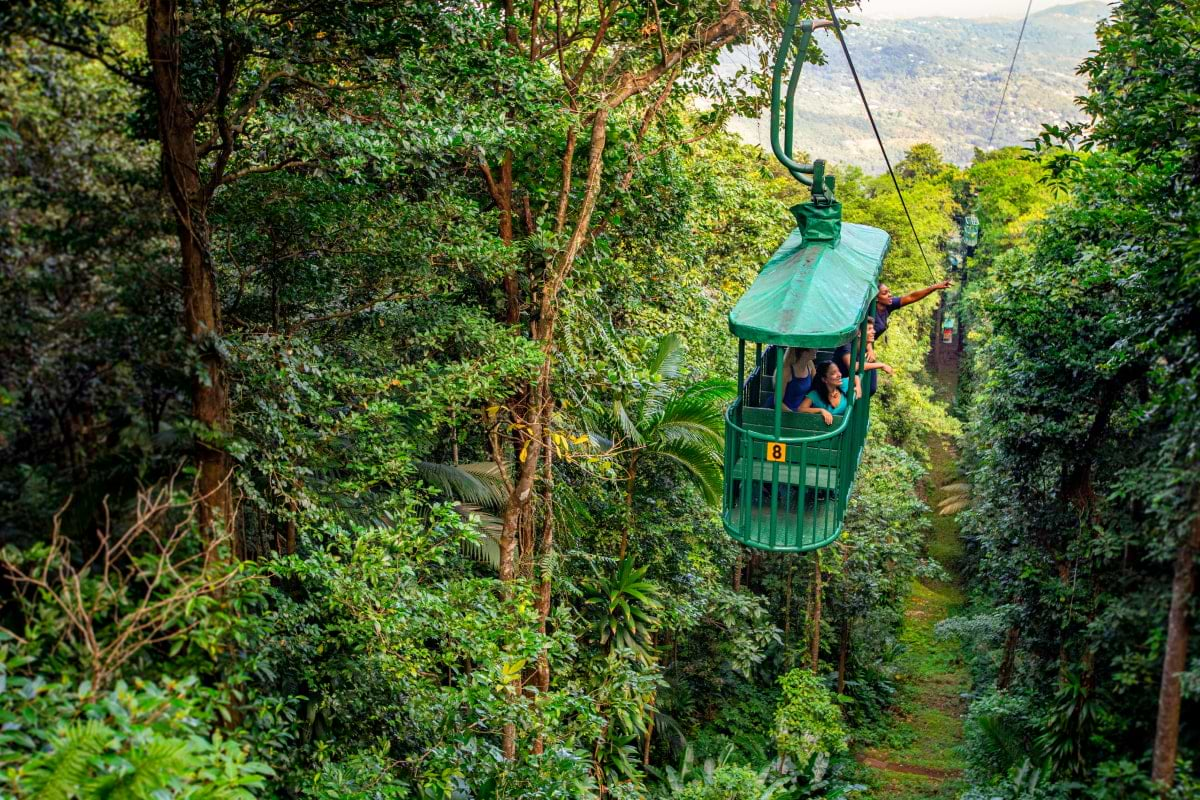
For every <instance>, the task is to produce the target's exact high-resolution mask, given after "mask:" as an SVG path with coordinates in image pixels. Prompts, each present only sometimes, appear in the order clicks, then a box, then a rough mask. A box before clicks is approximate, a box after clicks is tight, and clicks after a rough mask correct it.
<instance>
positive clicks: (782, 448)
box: [767, 442, 787, 461]
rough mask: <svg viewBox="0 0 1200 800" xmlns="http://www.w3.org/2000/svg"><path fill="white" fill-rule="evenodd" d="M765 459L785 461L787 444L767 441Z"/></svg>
mask: <svg viewBox="0 0 1200 800" xmlns="http://www.w3.org/2000/svg"><path fill="white" fill-rule="evenodd" d="M767 461H787V445H786V444H780V443H779V442H769V443H768V444H767Z"/></svg>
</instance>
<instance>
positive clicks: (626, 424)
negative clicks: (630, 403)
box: [612, 400, 643, 447]
mask: <svg viewBox="0 0 1200 800" xmlns="http://www.w3.org/2000/svg"><path fill="white" fill-rule="evenodd" d="M612 421H613V423H614V427H615V428H616V432H617V433H618V434H620V435H621V437H622V438H625V439H628V440H629V442H630V444H633V445H636V446H639V447H640V446H641V445H642V443H643V439H642V432H641V430H640V429H639V428H638V424H637V422H636V420H635V419H634V418H633V417H632V416H630V414H629V410H628V409H627V408H626V406H625V403H623V402H622V401H621V400H614V401H613V404H612Z"/></svg>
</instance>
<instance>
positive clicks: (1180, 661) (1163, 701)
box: [1150, 509, 1200, 787]
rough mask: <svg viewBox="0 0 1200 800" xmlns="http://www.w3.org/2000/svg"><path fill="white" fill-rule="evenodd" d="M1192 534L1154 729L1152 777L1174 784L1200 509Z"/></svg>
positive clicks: (1174, 593)
mask: <svg viewBox="0 0 1200 800" xmlns="http://www.w3.org/2000/svg"><path fill="white" fill-rule="evenodd" d="M1197 513H1198V516H1197V517H1196V518H1195V519H1194V520H1193V521H1192V530H1191V534H1190V535H1189V536H1188V538H1187V540H1185V541H1184V542H1183V544H1181V545H1180V547H1179V550H1178V551H1177V553H1176V555H1175V575H1174V578H1173V580H1172V581H1171V610H1170V611H1169V612H1168V614H1167V650H1166V653H1165V654H1164V655H1163V668H1162V683H1161V686H1160V689H1159V693H1158V722H1157V724H1156V726H1155V731H1154V765H1153V768H1152V771H1151V776H1150V777H1151V778H1152V779H1153V780H1154V781H1155V782H1157V783H1160V784H1162V785H1163V786H1164V787H1170V786H1172V785H1173V784H1174V783H1175V759H1176V756H1177V755H1178V753H1179V713H1180V706H1181V705H1182V686H1181V685H1180V680H1179V676H1180V673H1182V672H1183V671H1184V670H1185V669H1187V651H1188V603H1189V602H1191V599H1192V591H1193V589H1194V588H1195V564H1196V551H1197V550H1200V509H1197Z"/></svg>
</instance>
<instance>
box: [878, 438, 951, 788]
mask: <svg viewBox="0 0 1200 800" xmlns="http://www.w3.org/2000/svg"><path fill="white" fill-rule="evenodd" d="M930 454H931V456H932V462H933V464H932V470H931V472H930V476H929V487H930V491H929V499H930V505H931V506H933V507H935V508H936V506H937V501H938V500H940V499H941V496H940V492H939V491H938V490H937V488H936V487H939V486H944V485H945V484H946V483H948V482H949V481H950V480H951V479H952V478H953V470H954V458H955V454H954V452H953V451H952V449H951V448H950V445H949V443H948V442H946V441H944V440H937V441H934V442H931V443H930ZM931 521H932V523H933V532H932V534H931V536H930V541H929V545H928V550H929V555H930V556H932V557H933V558H935V559H936V560H937V561H938V562H940V563H941V564H942V566H944V567H945V568H946V570H947V571H948V572H950V573H951V576H952V577H953V576H954V568H955V566H956V564H957V562H958V559H959V558H960V557H961V555H962V544H961V542H960V540H959V538H958V526H957V525H956V524H955V521H954V519H953V518H952V517H942V516H938V515H936V514H932V516H931ZM962 602H963V596H962V592H961V591H960V590H959V588H958V586H957V585H956V582H950V583H943V582H940V581H930V580H914V581H913V587H912V594H911V595H910V596H909V598H908V602H907V604H906V607H905V612H904V631H903V633H902V635H901V641H902V642H903V644H904V647H905V652H904V654H903V655H902V656H900V658H899V661H898V668H899V675H898V677H899V680H900V683H901V691H900V693H899V694H900V699H899V701H898V702H897V704H896V709H895V712H894V717H893V721H892V725H891V726H890V727H889V728H888V731H887V734H886V736H885V738H884V740H883V741H882V742H880V743H879V744H878V745H877V746H875V747H872V748H869V749H865V750H862V751H861V752H860V753H859V754H858V759H859V761H860V762H861V763H862V764H863V765H864V766H866V767H867V768H868V772H869V779H870V783H871V794H870V797H872V798H874V799H875V800H916V798H947V800H949V799H950V798H956V797H958V796H959V794H960V793H961V792H962V790H963V789H964V788H965V787H964V785H963V782H962V781H961V779H960V775H961V771H962V768H963V766H964V764H963V759H962V756H961V754H960V753H959V751H958V745H959V743H960V742H961V741H962V713H963V702H962V699H961V695H962V693H963V692H964V691H966V690H967V688H968V676H967V671H966V667H965V666H964V665H963V663H962V660H961V658H960V655H959V651H958V644H957V642H954V641H938V640H937V639H936V638H935V637H934V627H935V626H936V625H937V623H938V622H940V621H941V620H943V619H945V618H946V617H948V616H950V615H951V614H953V613H954V612H955V610H956V609H957V608H958V607H959V606H960V605H961V604H962Z"/></svg>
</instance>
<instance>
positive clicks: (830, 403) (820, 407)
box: [799, 361, 850, 425]
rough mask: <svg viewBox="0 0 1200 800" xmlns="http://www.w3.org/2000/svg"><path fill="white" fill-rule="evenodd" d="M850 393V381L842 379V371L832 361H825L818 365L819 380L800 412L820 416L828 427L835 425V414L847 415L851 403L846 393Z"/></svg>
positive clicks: (801, 405) (805, 399) (802, 404)
mask: <svg viewBox="0 0 1200 800" xmlns="http://www.w3.org/2000/svg"><path fill="white" fill-rule="evenodd" d="M849 391H850V379H849V378H843V377H842V371H841V370H840V369H838V365H837V364H836V363H834V362H832V361H823V362H821V363H820V364H818V365H817V379H816V382H815V383H814V384H813V390H812V391H811V392H809V393H808V397H805V398H804V402H803V403H801V404H800V409H799V410H800V411H802V412H803V413H805V414H820V415H821V419H823V420H825V424H826V425H832V424H833V415H834V414H844V413H846V408H847V406H849V403H850V401H849V400H847V399H846V393H847V392H849Z"/></svg>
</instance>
